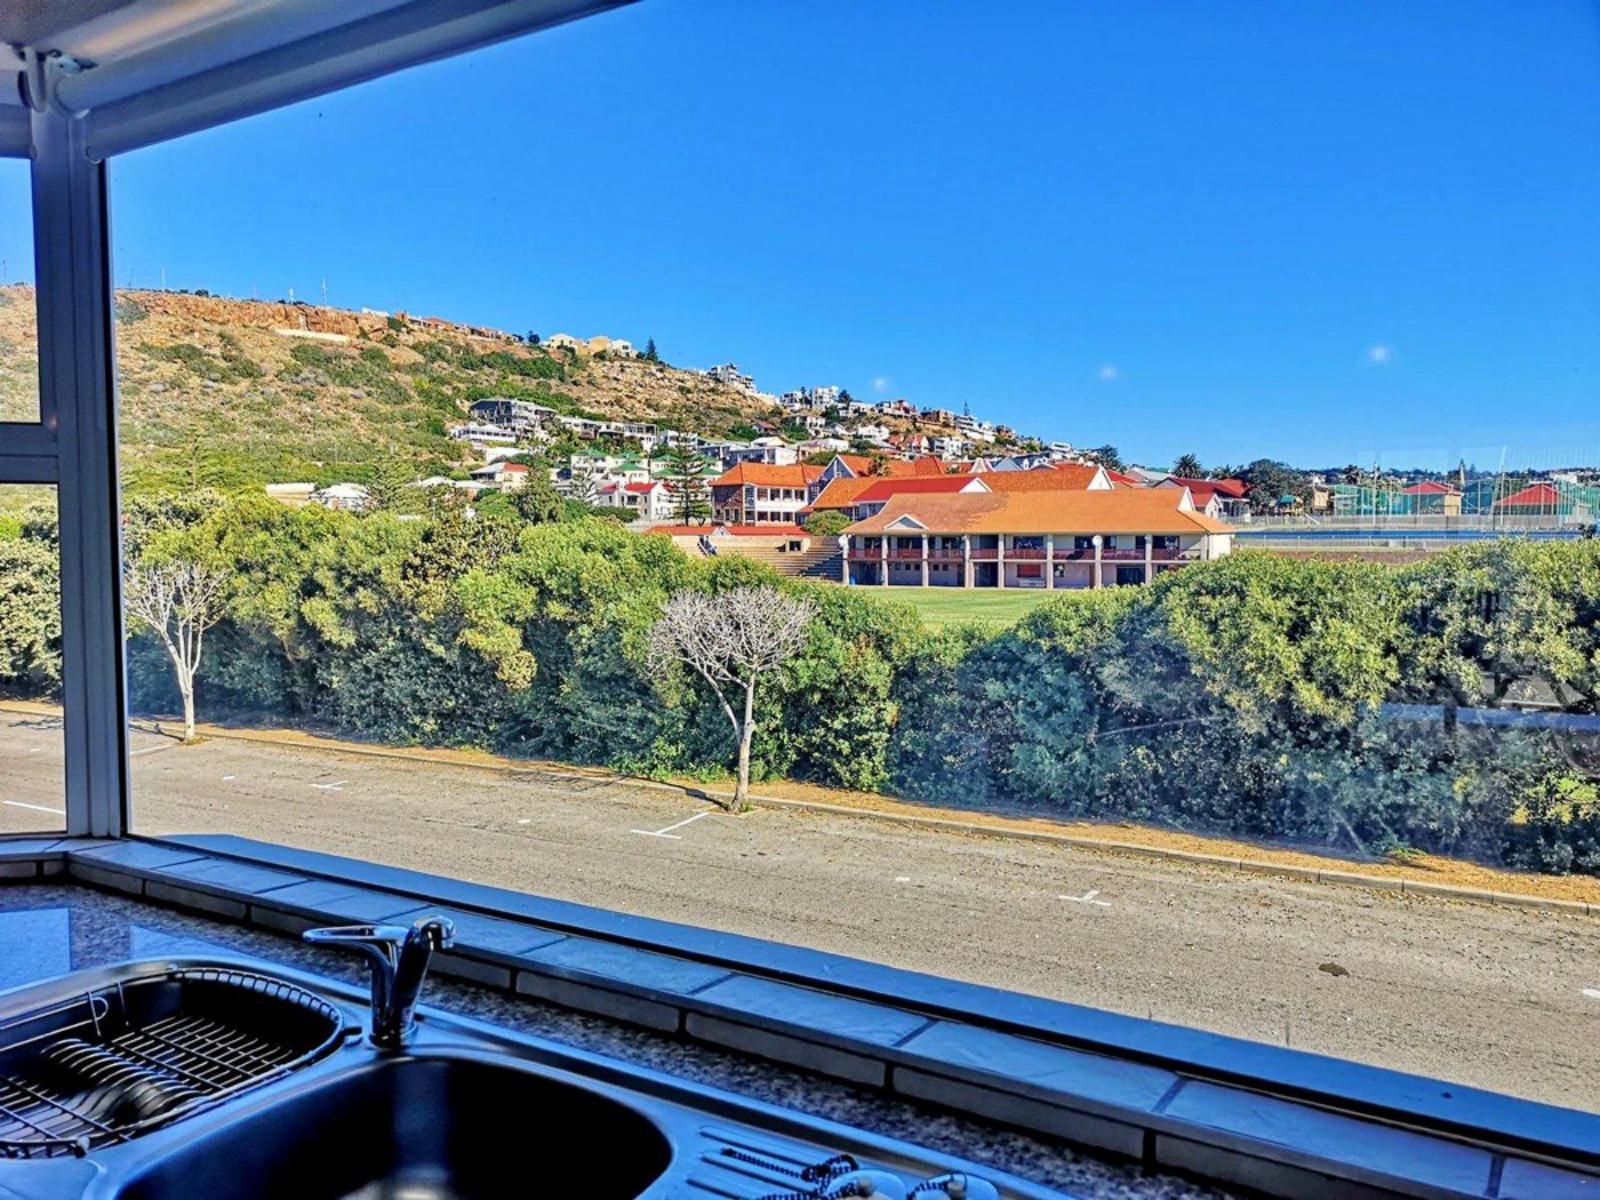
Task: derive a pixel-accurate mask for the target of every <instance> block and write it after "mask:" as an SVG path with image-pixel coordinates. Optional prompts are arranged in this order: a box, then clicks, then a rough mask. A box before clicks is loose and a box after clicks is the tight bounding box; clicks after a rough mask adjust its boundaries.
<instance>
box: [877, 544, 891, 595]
mask: <svg viewBox="0 0 1600 1200" xmlns="http://www.w3.org/2000/svg"><path fill="white" fill-rule="evenodd" d="M878 586H879V587H888V586H889V535H888V534H887V533H886V534H884V535H883V537H882V538H881V539H880V540H879V542H878Z"/></svg>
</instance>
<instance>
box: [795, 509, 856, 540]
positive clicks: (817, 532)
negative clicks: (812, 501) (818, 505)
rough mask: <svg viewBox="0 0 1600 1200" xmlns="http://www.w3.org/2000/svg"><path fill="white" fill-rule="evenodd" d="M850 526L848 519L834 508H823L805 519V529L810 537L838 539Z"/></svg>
mask: <svg viewBox="0 0 1600 1200" xmlns="http://www.w3.org/2000/svg"><path fill="white" fill-rule="evenodd" d="M849 524H850V518H849V517H848V516H846V515H845V514H844V513H842V512H840V511H839V510H838V509H836V508H824V509H821V510H819V511H817V512H813V513H811V514H810V515H808V516H807V517H806V519H805V529H806V532H807V533H809V534H810V535H811V536H812V537H819V538H823V537H838V536H839V535H840V534H841V533H843V532H844V531H845V528H846V527H847V526H848V525H849Z"/></svg>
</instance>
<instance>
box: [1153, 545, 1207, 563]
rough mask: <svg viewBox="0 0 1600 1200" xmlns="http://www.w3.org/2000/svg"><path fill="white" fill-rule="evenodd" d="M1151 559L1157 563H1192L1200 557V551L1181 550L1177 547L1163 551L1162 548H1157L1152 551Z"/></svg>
mask: <svg viewBox="0 0 1600 1200" xmlns="http://www.w3.org/2000/svg"><path fill="white" fill-rule="evenodd" d="M1150 557H1151V558H1153V559H1154V560H1155V561H1156V562H1192V561H1193V560H1194V559H1197V558H1199V557H1200V551H1198V550H1180V549H1178V547H1176V546H1172V547H1169V548H1167V549H1161V548H1160V547H1157V548H1156V549H1154V550H1152V551H1150Z"/></svg>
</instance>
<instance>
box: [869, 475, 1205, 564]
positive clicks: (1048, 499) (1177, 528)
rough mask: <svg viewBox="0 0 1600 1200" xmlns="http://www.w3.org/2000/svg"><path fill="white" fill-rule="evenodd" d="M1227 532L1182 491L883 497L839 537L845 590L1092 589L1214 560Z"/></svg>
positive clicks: (930, 493)
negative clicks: (857, 586) (857, 587)
mask: <svg viewBox="0 0 1600 1200" xmlns="http://www.w3.org/2000/svg"><path fill="white" fill-rule="evenodd" d="M1232 535H1233V527H1232V526H1231V525H1227V524H1225V523H1223V522H1222V521H1219V520H1217V519H1216V518H1214V517H1210V516H1207V515H1206V514H1205V513H1203V512H1201V511H1200V510H1199V509H1197V508H1196V507H1195V504H1194V498H1193V497H1192V496H1191V495H1190V494H1189V492H1188V490H1187V489H1185V488H1101V489H1094V490H1090V489H1087V488H1070V489H1069V488H1056V489H1053V490H1040V491H1016V492H994V491H989V490H987V489H983V490H972V491H957V492H948V491H931V490H924V491H917V492H903V493H898V494H895V495H892V496H891V497H890V498H889V499H888V501H887V503H885V504H884V505H883V506H882V508H880V509H879V510H878V511H877V512H875V513H874V514H873V515H871V516H870V517H867V518H865V519H863V520H860V521H857V522H855V523H854V524H852V525H851V526H849V527H848V528H847V529H846V530H845V531H844V534H843V537H842V540H843V542H844V550H845V555H844V564H843V566H842V568H841V577H842V578H843V580H844V582H845V583H847V584H862V585H870V586H876V587H890V586H910V587H966V588H987V587H992V588H1098V587H1111V586H1116V585H1119V584H1136V583H1147V582H1149V581H1150V580H1151V579H1154V578H1155V577H1156V575H1158V574H1160V573H1161V572H1162V571H1170V570H1175V569H1177V568H1178V567H1181V566H1183V565H1184V564H1186V563H1190V562H1199V561H1203V560H1207V559H1214V558H1221V557H1222V556H1224V555H1226V554H1228V553H1229V552H1230V551H1231V550H1232V548H1233V538H1232Z"/></svg>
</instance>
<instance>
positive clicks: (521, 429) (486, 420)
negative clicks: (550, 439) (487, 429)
mask: <svg viewBox="0 0 1600 1200" xmlns="http://www.w3.org/2000/svg"><path fill="white" fill-rule="evenodd" d="M467 412H468V413H470V414H471V416H472V419H473V420H474V421H476V422H478V423H480V424H482V425H493V426H497V427H498V428H500V429H505V430H509V431H510V432H511V433H513V434H520V433H531V432H533V431H535V430H539V429H543V428H544V427H545V425H546V424H548V423H549V421H550V419H551V418H552V417H554V416H555V415H556V410H555V409H553V408H546V407H545V406H544V405H542V404H535V403H534V402H533V401H532V400H510V399H507V398H506V397H505V396H489V397H486V398H485V399H482V400H474V401H473V402H472V406H471V407H470V408H469V409H467Z"/></svg>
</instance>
